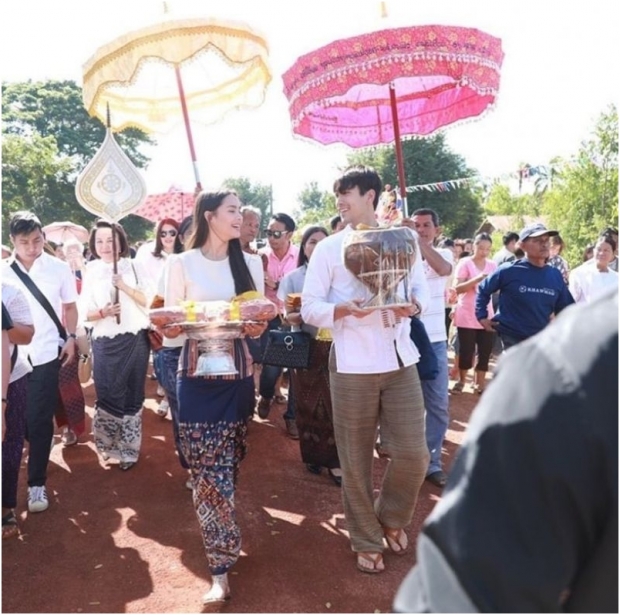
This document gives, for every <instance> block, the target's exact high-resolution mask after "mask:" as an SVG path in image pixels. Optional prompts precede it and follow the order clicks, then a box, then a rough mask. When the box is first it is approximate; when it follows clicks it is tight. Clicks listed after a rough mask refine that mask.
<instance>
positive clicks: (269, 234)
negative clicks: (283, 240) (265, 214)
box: [265, 231, 288, 239]
mask: <svg viewBox="0 0 620 615" xmlns="http://www.w3.org/2000/svg"><path fill="white" fill-rule="evenodd" d="M287 233H288V231H265V235H267V237H273V238H274V239H280V237H282V235H286V234H287Z"/></svg>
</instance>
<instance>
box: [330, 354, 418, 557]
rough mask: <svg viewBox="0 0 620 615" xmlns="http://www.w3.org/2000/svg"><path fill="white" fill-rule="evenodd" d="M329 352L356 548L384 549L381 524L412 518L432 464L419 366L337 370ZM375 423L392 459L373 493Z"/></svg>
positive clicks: (401, 524) (338, 437) (336, 425)
mask: <svg viewBox="0 0 620 615" xmlns="http://www.w3.org/2000/svg"><path fill="white" fill-rule="evenodd" d="M333 368H335V353H334V350H333V348H332V353H331V356H330V385H331V397H332V407H333V417H334V434H335V436H336V445H337V446H338V455H339V457H340V467H341V468H342V495H343V502H344V514H345V518H346V521H347V527H348V530H349V535H350V538H351V548H352V549H353V551H355V552H371V553H372V552H381V551H383V526H385V527H391V528H402V527H405V526H407V525H408V524H409V523H410V522H411V518H412V516H413V511H414V509H415V505H416V501H417V498H418V491H419V490H420V486H421V485H422V482H423V481H424V477H425V474H426V470H427V468H428V462H429V453H428V448H427V446H426V438H425V434H424V399H423V397H422V389H421V387H420V379H419V378H418V370H417V368H416V366H415V365H412V366H410V367H403V368H401V369H398V370H396V371H393V372H388V373H385V374H341V373H338V372H336V371H335V370H334V369H333ZM377 426H378V427H379V428H380V431H381V448H382V449H383V450H384V451H385V452H386V453H387V454H388V455H389V457H390V460H389V461H388V464H387V469H386V471H385V474H384V476H383V480H382V484H381V486H380V489H379V495H378V497H377V498H376V500H375V499H374V497H373V483H372V466H373V457H374V450H375V449H374V446H375V441H376V437H377Z"/></svg>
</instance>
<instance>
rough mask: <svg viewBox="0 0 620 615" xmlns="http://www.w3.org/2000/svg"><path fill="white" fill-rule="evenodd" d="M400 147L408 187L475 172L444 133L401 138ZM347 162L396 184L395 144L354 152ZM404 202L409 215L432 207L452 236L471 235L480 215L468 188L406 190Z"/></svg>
mask: <svg viewBox="0 0 620 615" xmlns="http://www.w3.org/2000/svg"><path fill="white" fill-rule="evenodd" d="M402 149H403V163H404V166H405V177H406V182H407V185H408V186H415V185H421V184H431V183H437V182H445V181H448V180H451V179H459V178H462V177H471V176H474V175H475V174H476V173H475V171H474V170H473V169H471V168H469V167H467V165H466V164H465V161H464V159H463V158H462V157H461V156H459V155H457V154H455V153H454V152H452V151H451V150H450V149H449V148H448V146H447V145H446V142H445V136H444V135H443V134H438V135H435V136H434V137H431V138H429V139H411V140H407V141H403V143H402ZM348 163H349V164H369V165H370V166H372V167H374V168H375V169H376V170H377V171H378V173H379V174H380V175H381V178H382V179H383V182H384V183H386V184H391V185H392V186H397V185H398V172H397V165H396V154H395V150H394V147H387V148H377V149H375V150H371V151H360V152H355V153H354V154H352V155H350V156H349V157H348ZM407 202H408V210H409V214H411V213H412V212H413V211H415V210H416V209H420V208H423V207H425V208H426V207H428V208H431V209H434V210H435V211H436V212H437V213H438V215H439V219H440V222H441V225H442V226H443V228H444V232H445V234H446V235H448V236H451V237H468V236H470V235H471V234H472V233H473V232H474V231H475V230H476V229H477V228H478V226H479V225H480V222H481V221H482V218H483V211H482V207H481V198H480V195H478V194H476V192H475V191H474V189H472V188H469V187H459V188H458V189H449V188H448V189H446V190H443V191H427V190H416V191H409V192H408V194H407Z"/></svg>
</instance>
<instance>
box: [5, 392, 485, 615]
mask: <svg viewBox="0 0 620 615" xmlns="http://www.w3.org/2000/svg"><path fill="white" fill-rule="evenodd" d="M85 393H86V396H87V403H88V405H89V408H88V414H89V416H90V417H92V412H93V410H92V404H93V395H94V391H93V388H92V386H90V387H87V388H86V389H85ZM477 399H478V398H476V397H474V396H473V395H472V394H468V393H465V394H463V395H462V396H460V397H453V398H451V422H450V429H449V431H448V435H447V441H446V443H445V449H444V450H445V459H446V464H447V465H449V464H450V463H451V459H452V456H453V455H454V452H455V450H456V449H457V446H458V444H459V443H460V442H461V439H462V436H463V431H464V429H465V427H466V425H467V422H468V420H469V416H470V413H471V410H472V409H473V407H474V405H475V403H476V402H477ZM156 405H157V398H156V397H155V383H154V381H151V380H149V381H148V385H147V401H146V406H147V408H146V409H145V410H144V433H143V445H142V454H141V458H140V461H139V463H138V464H137V466H136V467H135V468H133V469H132V470H131V471H129V472H126V473H124V472H121V471H120V470H119V469H118V467H117V466H116V465H108V466H105V465H104V464H102V462H101V461H100V459H99V457H98V455H97V454H96V452H95V447H94V444H93V442H92V435H91V434H90V420H89V422H88V427H89V429H88V430H87V431H88V434H87V435H85V436H83V437H82V442H80V443H79V444H78V445H77V446H74V447H70V448H63V446H62V445H61V444H60V441H59V438H58V437H57V438H56V444H55V446H54V448H53V451H52V460H51V463H50V466H49V471H48V483H47V484H48V495H49V497H50V508H49V509H48V510H47V511H46V512H44V513H39V514H29V513H28V512H27V510H26V481H25V473H24V469H25V468H24V466H23V465H22V476H21V477H20V489H19V500H18V501H19V506H18V511H17V513H18V515H19V517H20V526H21V531H22V534H21V536H20V537H19V538H12V539H7V540H4V541H3V545H2V555H3V557H2V610H3V612H13V613H18V612H19V613H25V612H29V613H125V612H134V613H171V612H174V613H185V612H187V613H191V612H194V613H195V612H200V611H201V609H202V608H203V607H202V603H201V596H202V594H203V593H204V591H205V590H206V588H207V586H208V581H209V575H208V572H207V570H206V565H205V557H204V553H203V549H202V543H201V540H200V536H199V533H198V525H197V521H196V518H195V516H194V510H193V507H192V503H191V494H190V492H189V491H188V490H187V489H186V487H185V480H186V474H185V472H184V470H183V469H182V468H181V466H180V465H179V463H178V461H177V459H176V456H175V453H174V450H173V444H172V427H171V422H170V419H169V418H167V419H161V418H159V417H157V416H156V415H155V414H154V413H153V412H152V411H151V410H152V409H153V408H155V407H156ZM283 411H284V407H281V408H279V407H276V408H274V410H272V413H271V415H270V417H269V419H268V420H266V421H261V420H260V419H258V418H256V419H255V420H254V421H253V422H252V424H251V425H250V432H249V449H250V450H249V454H248V457H247V459H246V460H245V461H244V462H243V466H242V469H241V478H240V481H239V488H238V494H237V509H238V513H239V521H240V524H241V528H242V534H243V553H242V557H241V558H240V560H239V562H238V564H237V565H236V566H235V568H234V571H233V572H232V575H231V577H230V578H231V589H232V592H233V597H232V600H231V601H229V602H228V603H227V604H226V605H224V606H222V607H218V608H217V609H215V610H216V611H217V610H219V611H221V612H231V613H247V612H252V613H257V612H264V613H287V612H302V613H308V612H311V613H330V612H333V613H373V612H379V611H381V612H386V611H390V610H391V605H392V600H393V597H394V594H395V592H396V590H397V588H398V586H399V585H400V582H401V581H402V579H403V578H404V577H405V575H406V574H407V572H408V571H409V569H410V568H411V566H412V565H413V563H414V550H413V549H412V550H411V551H410V553H408V554H407V555H406V556H404V557H397V556H395V555H392V554H391V553H390V552H389V551H386V554H385V561H386V566H387V570H386V571H385V572H384V573H383V574H380V575H364V574H362V573H360V572H358V571H357V569H356V567H355V559H354V556H353V554H352V552H351V551H350V548H349V544H348V540H347V533H346V527H345V522H344V516H343V514H342V503H341V499H340V489H339V488H338V487H337V486H336V485H335V484H334V483H333V482H332V481H331V480H330V479H329V478H328V477H327V475H326V474H323V475H321V476H315V475H313V474H311V473H310V472H308V471H307V470H306V469H305V467H304V466H303V464H302V463H301V461H300V456H299V446H298V443H297V442H295V441H292V440H290V439H288V438H287V437H286V435H285V432H284V423H283V421H282V418H281V415H282V412H283ZM384 464H385V461H383V460H379V459H377V460H376V463H375V478H376V479H378V478H379V476H380V475H381V473H382V470H383V469H384V467H385V465H384ZM439 497H440V491H439V490H438V489H437V488H435V487H433V486H431V485H430V484H428V483H425V484H424V486H423V487H422V490H421V492H420V497H419V504H418V507H417V510H416V514H415V518H414V521H413V523H412V525H411V526H410V528H409V529H408V534H409V539H410V541H413V540H415V537H416V535H417V533H418V531H419V528H420V526H421V524H422V522H423V520H424V519H425V518H426V516H427V515H428V514H429V512H430V511H431V510H432V508H433V506H434V504H435V503H436V502H437V500H438V498H439ZM213 610H214V609H213V607H210V610H208V612H213ZM205 612H207V609H205Z"/></svg>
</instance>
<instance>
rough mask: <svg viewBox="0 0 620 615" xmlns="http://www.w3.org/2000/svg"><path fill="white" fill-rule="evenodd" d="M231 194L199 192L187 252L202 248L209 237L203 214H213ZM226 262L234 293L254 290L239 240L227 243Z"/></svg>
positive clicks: (252, 280) (232, 192)
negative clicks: (233, 285) (232, 281)
mask: <svg viewBox="0 0 620 615" xmlns="http://www.w3.org/2000/svg"><path fill="white" fill-rule="evenodd" d="M231 194H233V195H234V196H237V193H236V192H235V191H234V190H229V189H227V188H222V189H221V190H219V191H217V192H201V193H200V194H199V195H198V196H197V197H196V204H195V205H194V228H193V231H192V234H191V235H190V237H189V239H188V241H187V250H193V249H194V248H202V246H204V245H205V243H206V241H207V239H208V237H209V223H208V222H207V218H206V217H205V212H207V211H210V212H214V211H215V210H216V209H217V208H218V207H219V206H220V205H221V204H222V201H223V200H224V199H225V198H226V197H227V196H229V195H231ZM228 262H229V263H230V271H231V273H232V276H233V280H234V281H235V292H236V293H237V294H238V295H240V294H241V293H244V292H246V291H248V290H256V284H255V282H254V278H253V277H252V274H251V273H250V269H249V268H248V264H247V263H246V262H245V256H244V255H243V250H242V249H241V242H240V241H239V239H231V240H230V241H229V242H228Z"/></svg>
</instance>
